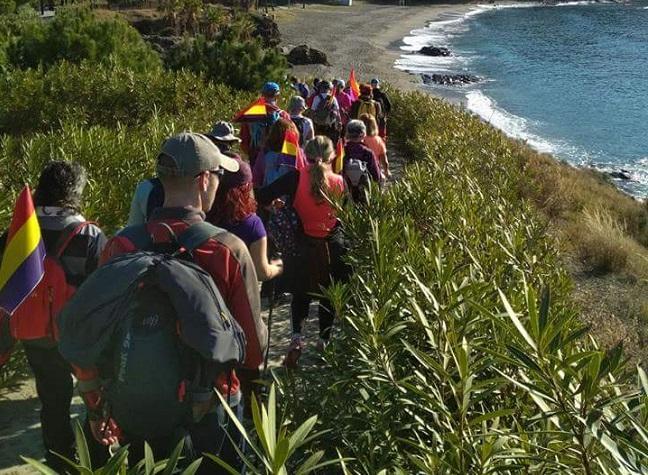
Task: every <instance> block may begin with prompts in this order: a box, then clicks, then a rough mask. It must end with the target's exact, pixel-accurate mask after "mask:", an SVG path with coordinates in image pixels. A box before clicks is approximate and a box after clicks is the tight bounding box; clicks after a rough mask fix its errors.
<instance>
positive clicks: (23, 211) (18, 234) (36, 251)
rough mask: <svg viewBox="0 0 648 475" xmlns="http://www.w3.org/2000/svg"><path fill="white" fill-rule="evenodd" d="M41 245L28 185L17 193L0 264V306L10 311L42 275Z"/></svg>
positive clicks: (13, 310)
mask: <svg viewBox="0 0 648 475" xmlns="http://www.w3.org/2000/svg"><path fill="white" fill-rule="evenodd" d="M44 260H45V244H44V243H43V237H42V236H41V231H40V226H39V225H38V219H37V218H36V210H35V209H34V203H33V201H32V196H31V191H30V190H29V186H25V188H23V190H22V191H21V192H20V195H19V196H18V200H17V201H16V207H15V208H14V213H13V217H12V218H11V225H10V226H9V233H8V235H7V242H6V245H5V249H4V254H3V256H2V265H1V266H0V308H2V309H3V310H4V311H6V312H7V313H8V314H10V315H11V314H13V313H14V312H15V311H16V309H17V308H18V307H19V306H20V304H21V303H23V301H24V300H25V299H26V298H27V297H28V296H29V294H30V293H31V292H32V291H33V290H34V289H35V288H36V286H37V285H38V283H39V282H40V281H41V279H42V278H43V275H44V274H45V265H44V263H43V261H44Z"/></svg>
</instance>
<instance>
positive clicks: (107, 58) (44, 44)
mask: <svg viewBox="0 0 648 475" xmlns="http://www.w3.org/2000/svg"><path fill="white" fill-rule="evenodd" d="M9 21H10V22H11V23H12V25H11V27H10V31H11V37H10V38H9V40H8V42H7V43H5V49H6V58H7V62H8V64H9V65H10V66H12V67H16V68H35V67H38V66H44V67H48V66H50V65H52V64H54V63H56V62H58V61H61V60H67V61H70V62H73V63H78V62H81V61H83V60H89V61H92V62H96V63H112V64H118V65H121V66H126V67H128V68H130V69H132V70H134V71H144V70H147V69H156V68H159V67H160V66H161V60H160V58H159V56H158V55H157V53H155V52H154V51H153V49H151V47H150V46H149V45H148V44H147V43H146V42H145V41H144V40H143V39H142V37H141V36H140V35H139V33H138V32H137V30H135V29H134V28H132V27H131V26H130V25H128V23H126V22H125V21H123V20H120V19H117V18H114V19H110V20H100V19H97V18H96V17H95V16H94V15H93V13H92V12H90V11H89V10H87V9H84V8H68V9H59V10H57V15H56V17H55V18H54V19H53V20H51V21H47V22H44V21H42V20H41V19H39V18H38V17H31V18H21V17H18V16H12V18H11V19H10V20H9Z"/></svg>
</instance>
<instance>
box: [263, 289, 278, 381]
mask: <svg viewBox="0 0 648 475" xmlns="http://www.w3.org/2000/svg"><path fill="white" fill-rule="evenodd" d="M275 279H276V277H275V278H274V279H272V281H271V286H270V306H269V308H268V344H267V345H266V352H265V357H264V359H263V373H262V374H263V378H264V379H265V377H266V375H267V370H268V357H269V356H270V338H271V336H272V314H273V313H274V306H275V290H276V286H277V284H276V282H275Z"/></svg>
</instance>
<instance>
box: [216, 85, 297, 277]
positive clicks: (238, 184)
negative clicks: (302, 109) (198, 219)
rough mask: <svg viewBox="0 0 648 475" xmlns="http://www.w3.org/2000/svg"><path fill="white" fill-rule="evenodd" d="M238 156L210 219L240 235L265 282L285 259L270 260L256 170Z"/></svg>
mask: <svg viewBox="0 0 648 475" xmlns="http://www.w3.org/2000/svg"><path fill="white" fill-rule="evenodd" d="M300 99H301V97H300ZM302 100H303V99H302ZM235 160H236V161H237V162H238V164H239V169H238V171H236V172H228V171H225V174H224V175H223V176H222V177H221V179H220V184H219V186H218V192H217V193H216V199H215V200H214V204H213V206H212V208H211V210H210V211H209V213H207V221H208V222H210V223H212V224H214V225H216V226H218V227H221V228H223V229H226V230H227V231H229V232H231V233H232V234H234V235H235V236H238V237H239V238H240V239H241V240H242V241H243V242H244V243H245V245H246V246H247V247H248V249H249V251H250V255H251V256H252V262H254V268H255V269H256V273H257V278H258V279H259V280H260V281H262V282H264V281H267V280H272V279H274V278H275V277H278V276H279V275H281V273H282V272H283V263H282V261H281V259H274V260H272V261H271V262H268V255H267V254H268V238H267V236H266V230H265V227H264V225H263V222H262V221H261V218H259V216H258V215H257V214H256V210H257V202H256V200H255V199H254V195H253V193H252V170H251V169H250V165H248V164H247V163H245V162H244V161H242V160H241V159H240V158H235Z"/></svg>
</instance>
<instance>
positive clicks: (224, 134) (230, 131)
mask: <svg viewBox="0 0 648 475" xmlns="http://www.w3.org/2000/svg"><path fill="white" fill-rule="evenodd" d="M205 135H207V136H209V137H212V138H214V139H215V140H218V141H219V142H240V141H241V139H240V138H238V137H237V136H236V129H235V128H234V126H233V125H232V123H231V122H225V121H224V120H221V121H218V122H216V123H215V124H214V126H213V127H212V129H211V130H210V131H209V132H208V133H207V134H205Z"/></svg>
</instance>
